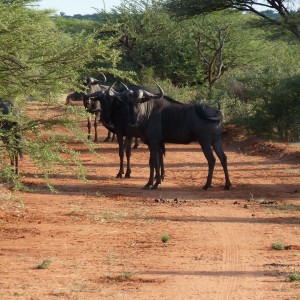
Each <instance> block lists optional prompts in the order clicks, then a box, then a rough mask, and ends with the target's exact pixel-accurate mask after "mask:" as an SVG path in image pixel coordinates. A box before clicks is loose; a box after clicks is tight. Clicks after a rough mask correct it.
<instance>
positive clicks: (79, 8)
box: [37, 0, 300, 16]
mask: <svg viewBox="0 0 300 300" xmlns="http://www.w3.org/2000/svg"><path fill="white" fill-rule="evenodd" d="M37 1H38V0H37ZM121 1H122V0H40V1H38V2H37V5H38V7H39V8H41V9H44V8H51V9H54V10H56V11H57V13H58V14H59V13H60V12H64V13H65V14H66V15H69V16H72V15H74V14H81V15H87V14H94V13H96V12H97V11H96V10H95V9H94V8H97V9H99V10H101V9H104V8H105V9H106V10H107V11H109V10H110V9H112V8H113V7H115V6H119V5H120V4H121ZM291 2H292V3H293V4H294V6H292V7H293V8H294V9H298V8H299V6H300V0H294V1H291ZM263 10H264V9H263Z"/></svg>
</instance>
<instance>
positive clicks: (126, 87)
mask: <svg viewBox="0 0 300 300" xmlns="http://www.w3.org/2000/svg"><path fill="white" fill-rule="evenodd" d="M120 83H121V84H122V85H123V86H124V88H125V89H126V91H128V90H129V88H128V86H127V85H126V84H125V83H124V82H123V81H120Z"/></svg>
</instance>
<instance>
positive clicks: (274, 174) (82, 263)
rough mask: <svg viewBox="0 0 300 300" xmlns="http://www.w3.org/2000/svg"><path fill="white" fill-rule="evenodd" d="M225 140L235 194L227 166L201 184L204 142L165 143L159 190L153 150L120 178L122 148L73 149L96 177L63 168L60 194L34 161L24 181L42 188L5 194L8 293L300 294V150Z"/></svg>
mask: <svg viewBox="0 0 300 300" xmlns="http://www.w3.org/2000/svg"><path fill="white" fill-rule="evenodd" d="M83 126H85V123H84V122H83ZM227 134H228V133H227ZM105 135H106V130H104V128H103V127H101V132H100V136H101V137H103V138H104V137H105ZM225 140H226V147H225V151H226V154H227V156H228V162H229V171H230V176H231V181H232V183H233V187H232V189H231V190H230V191H225V190H224V189H223V186H224V183H225V181H224V176H223V171H222V168H221V165H220V163H219V162H218V161H217V164H216V170H215V175H214V178H213V187H212V188H211V189H209V190H208V191H204V190H202V186H203V185H204V183H205V179H206V175H207V163H206V161H205V159H204V156H203V154H202V153H201V151H200V147H199V145H197V144H191V145H188V146H185V145H167V153H166V159H165V161H166V175H167V176H166V178H165V181H164V182H163V184H162V185H161V186H160V188H159V189H158V190H150V191H142V190H141V188H142V187H143V186H144V184H145V183H146V182H147V179H148V175H149V170H148V150H147V147H146V146H145V145H141V146H140V148H139V149H137V150H133V156H132V170H133V173H132V178H131V179H122V180H120V179H116V178H115V176H116V174H117V172H118V161H119V158H118V152H117V144H116V143H101V144H99V146H98V147H97V152H98V153H99V154H101V156H102V157H101V158H98V157H96V156H95V155H93V154H91V153H89V152H88V150H87V149H86V147H85V146H84V145H83V144H80V143H74V144H70V147H72V148H74V149H76V150H77V151H80V152H81V157H82V160H83V162H84V165H85V167H86V168H87V170H88V174H89V175H88V179H89V180H88V182H83V181H80V180H78V179H77V178H76V177H75V176H74V175H73V174H70V173H69V172H68V170H65V171H64V172H61V173H60V174H55V175H53V178H52V182H53V184H54V186H55V187H56V188H57V190H58V193H56V194H54V193H51V192H50V191H49V189H48V188H47V186H46V185H45V183H44V182H43V180H42V179H40V178H39V177H38V176H39V175H41V174H39V172H37V171H36V170H34V168H33V166H32V164H31V162H30V161H29V160H28V158H26V157H25V158H24V159H23V160H22V162H21V167H20V172H21V173H23V174H25V178H24V179H22V181H23V183H24V184H26V185H27V186H28V187H30V188H32V189H34V190H33V191H32V192H28V193H25V192H18V193H13V194H11V193H10V191H8V190H7V189H5V187H3V186H2V187H1V189H0V299H5V300H9V299H74V300H75V299H89V300H90V299H147V300H148V299H222V300H223V299H230V300H231V299H256V300H257V299H261V300H265V299H268V298H270V299H300V284H299V282H289V281H288V280H287V275H288V274H290V273H294V272H298V273H299V272H300V160H299V149H298V148H297V147H296V148H294V149H293V151H289V152H288V153H286V151H287V149H289V146H288V147H285V146H284V145H281V144H280V145H279V144H278V145H277V146H276V145H275V144H273V143H271V142H270V143H271V145H267V144H268V143H266V144H262V143H260V142H258V141H257V140H251V141H248V142H247V143H248V144H247V143H246V142H241V141H236V140H232V139H229V138H228V136H227V137H225ZM270 143H269V144H270ZM164 234H167V235H169V236H170V239H169V240H168V241H167V242H165V243H163V242H162V240H161V237H162V235H164ZM277 242H281V243H283V244H284V245H285V246H286V249H285V250H282V251H276V250H274V249H272V243H277ZM45 260H46V261H47V264H46V265H45V268H38V267H37V266H39V265H41V264H42V263H43V262H44V261H45Z"/></svg>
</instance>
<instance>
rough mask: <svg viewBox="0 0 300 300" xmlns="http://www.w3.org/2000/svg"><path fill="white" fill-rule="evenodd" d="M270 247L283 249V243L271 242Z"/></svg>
mask: <svg viewBox="0 0 300 300" xmlns="http://www.w3.org/2000/svg"><path fill="white" fill-rule="evenodd" d="M272 249H274V250H285V246H284V244H283V243H273V244H272Z"/></svg>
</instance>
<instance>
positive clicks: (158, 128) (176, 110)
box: [123, 90, 231, 190]
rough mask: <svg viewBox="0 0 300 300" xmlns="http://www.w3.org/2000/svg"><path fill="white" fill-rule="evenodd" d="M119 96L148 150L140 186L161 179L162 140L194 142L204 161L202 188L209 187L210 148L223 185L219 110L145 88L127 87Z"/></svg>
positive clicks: (225, 168)
mask: <svg viewBox="0 0 300 300" xmlns="http://www.w3.org/2000/svg"><path fill="white" fill-rule="evenodd" d="M123 100H125V101H126V102H127V105H128V112H129V113H130V116H129V120H130V122H131V125H132V128H135V130H137V131H139V133H140V134H139V136H140V138H141V140H142V141H143V142H144V143H146V144H147V145H148V147H149V150H150V162H149V164H150V177H149V181H148V183H147V184H146V185H145V187H144V189H149V188H150V187H151V186H153V187H154V188H156V187H157V185H158V184H160V183H161V178H160V177H157V178H156V182H155V184H154V170H155V171H156V174H158V175H159V172H158V168H159V164H158V161H157V152H158V150H159V148H160V145H162V144H164V143H175V144H189V143H191V142H198V143H199V144H200V145H201V147H202V150H203V153H204V155H205V157H206V159H207V162H208V167H209V170H208V176H207V181H206V184H205V185H204V186H203V189H205V190H206V189H208V188H210V187H211V182H212V176H213V171H214V166H215V161H216V159H215V157H214V155H213V151H212V148H213V149H214V151H215V152H216V154H217V156H218V157H219V159H220V161H221V164H222V166H223V169H224V174H225V180H226V183H225V189H227V190H228V189H229V188H230V186H231V182H230V180H229V174H228V169H227V157H226V155H225V153H224V151H223V148H222V140H221V135H222V119H223V117H222V113H221V112H220V111H219V110H217V109H213V108H212V107H210V106H207V105H201V104H185V105H179V104H177V103H172V104H170V103H168V101H167V100H166V99H163V98H160V99H154V97H152V96H151V95H149V93H148V92H147V91H144V90H141V91H140V92H139V93H136V92H133V91H130V90H129V91H128V92H127V93H125V94H124V96H123Z"/></svg>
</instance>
